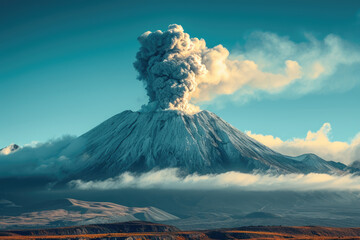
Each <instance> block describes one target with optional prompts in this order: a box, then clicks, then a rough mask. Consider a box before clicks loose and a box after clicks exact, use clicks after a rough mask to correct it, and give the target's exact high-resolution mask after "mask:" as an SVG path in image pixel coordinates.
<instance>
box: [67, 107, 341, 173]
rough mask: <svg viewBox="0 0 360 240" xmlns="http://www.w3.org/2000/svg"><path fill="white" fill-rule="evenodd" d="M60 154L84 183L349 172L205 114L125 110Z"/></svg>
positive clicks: (209, 113)
mask: <svg viewBox="0 0 360 240" xmlns="http://www.w3.org/2000/svg"><path fill="white" fill-rule="evenodd" d="M79 146H81V147H79ZM74 149H76V151H74ZM79 149H80V150H79ZM62 155H66V156H69V157H71V158H74V159H78V160H77V164H78V171H77V172H76V175H81V176H82V178H83V179H94V178H95V179H103V178H108V177H114V176H117V175H119V174H121V173H124V172H126V171H129V172H135V173H136V172H139V173H140V172H147V171H151V170H158V169H164V168H178V169H180V171H181V172H183V173H185V174H189V173H198V174H209V173H222V172H227V171H239V172H244V173H251V172H268V173H274V174H287V173H310V172H316V173H337V174H341V173H343V172H345V171H348V167H347V166H346V165H344V164H342V163H338V162H332V161H325V160H324V159H321V158H320V157H318V156H316V155H314V154H305V155H301V156H298V157H290V156H285V155H282V154H280V153H278V152H276V151H273V150H272V149H270V148H268V147H266V146H265V145H263V144H261V143H259V142H257V141H256V140H254V139H252V138H251V137H249V136H247V135H246V134H244V133H242V132H241V131H239V130H237V129H236V128H234V127H233V126H231V125H230V124H229V123H227V122H225V121H224V120H222V119H221V118H220V117H218V116H217V115H215V114H214V113H211V112H209V111H201V112H198V113H196V114H193V115H191V114H186V113H184V112H182V111H178V110H161V111H154V112H133V111H124V112H122V113H120V114H118V115H115V116H113V117H111V118H110V119H108V120H106V121H105V122H103V123H101V124H100V125H98V126H97V127H95V128H94V129H92V130H90V131H89V132H87V133H85V134H84V135H82V136H80V137H78V138H77V139H75V140H74V141H73V142H72V143H71V144H70V145H69V146H68V147H67V148H66V149H65V150H64V151H63V152H62Z"/></svg>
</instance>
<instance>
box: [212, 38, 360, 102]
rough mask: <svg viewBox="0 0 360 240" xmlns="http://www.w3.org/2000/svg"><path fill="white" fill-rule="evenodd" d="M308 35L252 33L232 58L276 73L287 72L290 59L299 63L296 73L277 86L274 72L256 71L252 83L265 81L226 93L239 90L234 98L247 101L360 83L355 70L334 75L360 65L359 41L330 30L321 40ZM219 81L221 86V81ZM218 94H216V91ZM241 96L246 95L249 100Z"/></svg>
mask: <svg viewBox="0 0 360 240" xmlns="http://www.w3.org/2000/svg"><path fill="white" fill-rule="evenodd" d="M305 37H306V41H303V42H294V41H291V40H290V39H289V38H288V37H282V36H279V35H277V34H275V33H271V32H254V33H252V34H250V36H249V37H248V39H247V41H246V44H245V46H244V47H243V48H242V49H240V50H236V51H233V52H232V54H230V57H229V58H230V59H231V60H232V61H235V62H236V61H250V62H253V63H254V64H255V63H256V66H257V69H259V71H261V72H269V73H270V72H271V73H273V74H276V73H281V72H283V71H284V70H283V65H284V62H286V61H293V62H294V63H296V65H297V66H298V67H294V68H293V69H294V70H293V72H294V74H290V75H289V76H293V77H291V78H289V79H291V80H289V81H287V82H286V81H279V82H280V83H282V84H281V87H280V88H277V87H276V86H277V82H276V81H275V82H274V81H273V80H272V78H271V76H270V75H267V76H265V77H263V78H262V77H261V75H256V76H254V79H255V80H252V81H251V82H250V83H256V82H257V81H260V82H261V84H247V85H244V86H239V87H234V86H232V87H231V89H232V90H230V91H228V92H224V93H223V94H233V93H236V94H233V95H232V97H231V99H232V100H234V101H240V102H241V103H244V102H246V101H247V100H249V99H250V100H251V99H254V98H260V97H261V96H265V95H267V94H270V95H271V94H281V93H284V94H289V93H290V95H291V96H294V95H296V96H302V95H305V94H308V93H310V92H316V91H322V92H323V91H344V90H347V89H349V88H352V87H353V86H354V85H356V84H359V81H358V78H356V77H354V76H353V75H354V73H351V72H352V71H348V72H347V73H344V74H343V75H342V77H341V79H339V78H338V77H334V76H335V75H336V74H338V72H340V71H341V69H342V67H344V66H347V67H352V68H354V69H358V68H359V64H360V46H359V45H356V44H353V43H350V42H347V41H346V40H344V39H342V38H340V37H339V36H336V35H334V34H329V35H327V36H326V37H325V38H324V39H320V40H319V39H317V38H315V37H314V36H312V35H310V34H305ZM286 71H288V70H286ZM286 71H285V72H286ZM351 74H353V75H351ZM230 78H231V79H232V81H234V82H236V83H238V82H241V81H242V80H241V79H243V77H242V76H236V75H235V74H233V75H231V76H230ZM264 84H268V86H267V87H266V88H262V87H263V86H266V85H264ZM219 85H220V87H221V84H219ZM270 86H273V87H274V89H271V88H270ZM216 87H218V86H216ZM249 88H250V90H249ZM285 90H286V91H285ZM254 95H256V97H254ZM214 96H216V94H213V97H214ZM241 98H245V101H244V100H242V99H241ZM209 99H211V98H209Z"/></svg>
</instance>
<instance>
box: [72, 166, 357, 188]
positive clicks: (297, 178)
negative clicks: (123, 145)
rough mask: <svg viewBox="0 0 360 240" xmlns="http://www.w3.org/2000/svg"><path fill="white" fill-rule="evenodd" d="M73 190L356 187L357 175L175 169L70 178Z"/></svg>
mask: <svg viewBox="0 0 360 240" xmlns="http://www.w3.org/2000/svg"><path fill="white" fill-rule="evenodd" d="M69 185H70V186H71V187H73V188H77V189H104V190H105V189H122V188H140V189H151V188H157V189H178V190H190V189H204V190H211V189H240V190H252V191H272V190H299V191H302V190H304V191H305V190H327V189H328V190H360V176H353V175H344V176H336V175H328V174H319V173H310V174H288V175H278V176H274V175H266V174H247V173H240V172H233V171H232V172H226V173H222V174H208V175H196V174H192V175H188V176H186V177H180V176H179V175H178V171H177V169H174V168H169V169H163V170H159V171H151V172H148V173H144V174H141V175H140V176H138V175H133V174H131V173H124V174H121V175H120V176H118V177H116V178H109V179H106V180H103V181H88V182H86V181H82V180H74V181H71V182H70V183H69Z"/></svg>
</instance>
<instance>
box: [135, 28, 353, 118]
mask: <svg viewBox="0 0 360 240" xmlns="http://www.w3.org/2000/svg"><path fill="white" fill-rule="evenodd" d="M305 37H306V41H304V42H300V43H296V42H293V41H291V40H290V39H289V38H288V37H281V36H278V35H276V34H274V33H268V32H254V33H252V34H251V35H250V36H249V37H248V39H247V41H246V44H245V45H244V46H243V48H242V49H240V50H241V51H239V49H238V50H235V51H234V52H233V53H230V52H229V51H228V49H226V48H225V47H224V46H222V45H217V46H215V47H207V46H206V42H205V40H204V39H198V38H191V37H190V36H189V34H187V33H186V32H184V29H183V28H182V27H181V26H180V25H177V24H172V25H170V26H169V27H168V30H167V31H165V32H162V31H160V30H158V31H155V32H150V31H148V32H145V33H144V34H142V35H141V36H140V37H139V38H138V40H139V42H140V45H141V47H140V50H139V52H138V53H137V56H136V61H135V63H134V67H135V68H136V70H138V72H139V76H138V78H139V80H141V81H143V82H144V84H145V87H146V90H147V94H148V96H149V104H148V106H147V107H146V108H145V109H148V110H149V109H158V108H160V109H178V110H182V111H185V112H188V113H194V112H197V111H198V110H199V108H198V107H196V106H194V105H192V104H189V103H199V102H207V101H210V100H213V99H214V98H216V97H217V96H219V95H231V96H232V99H233V100H235V101H237V102H240V103H241V102H247V101H249V99H254V98H257V99H258V98H260V95H261V96H267V95H272V94H280V93H282V92H284V93H285V92H291V95H292V96H293V95H304V94H308V93H310V92H314V91H324V90H323V89H325V90H326V89H328V90H329V91H336V90H337V89H340V90H341V89H347V88H351V87H352V86H354V85H355V84H356V82H355V81H357V80H354V79H355V78H356V77H355V78H354V77H352V76H348V77H347V78H346V79H347V80H346V82H345V81H341V83H340V82H339V81H338V79H337V78H336V79H335V80H334V79H333V78H334V76H336V74H339V73H338V72H341V69H340V68H339V66H349V67H355V68H356V66H357V65H356V64H359V63H360V48H359V46H357V45H355V44H352V43H349V42H347V41H345V40H343V39H341V38H340V37H338V36H336V35H333V34H329V35H328V36H326V37H325V38H324V39H323V40H318V39H316V38H315V37H313V36H312V35H310V34H305ZM356 79H357V78H356ZM284 90H288V91H284ZM285 95H286V94H285Z"/></svg>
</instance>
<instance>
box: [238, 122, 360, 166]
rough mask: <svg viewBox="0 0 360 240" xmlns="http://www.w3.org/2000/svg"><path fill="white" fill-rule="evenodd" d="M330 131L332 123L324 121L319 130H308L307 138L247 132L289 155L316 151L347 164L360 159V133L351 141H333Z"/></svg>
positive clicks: (329, 158) (319, 154)
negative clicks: (283, 138)
mask: <svg viewBox="0 0 360 240" xmlns="http://www.w3.org/2000/svg"><path fill="white" fill-rule="evenodd" d="M330 132H331V125H330V123H324V124H323V126H322V127H321V128H320V129H319V130H318V131H317V132H312V131H308V132H307V135H306V137H305V138H293V139H290V140H285V141H284V140H282V139H280V138H278V137H274V136H272V135H262V134H256V133H252V132H251V131H246V132H245V133H246V134H247V135H248V136H250V137H252V138H254V139H255V140H257V141H259V142H261V143H262V144H264V145H266V146H268V147H270V148H272V149H274V150H275V151H278V152H280V153H282V154H285V155H289V156H299V155H301V154H305V153H314V154H316V155H318V156H320V157H322V158H324V159H325V160H328V161H330V160H332V161H336V162H342V163H345V164H350V163H352V162H354V161H358V160H360V133H358V134H357V135H356V136H355V137H354V138H353V140H352V141H351V142H350V143H347V142H341V141H331V140H330V139H329V134H330Z"/></svg>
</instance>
